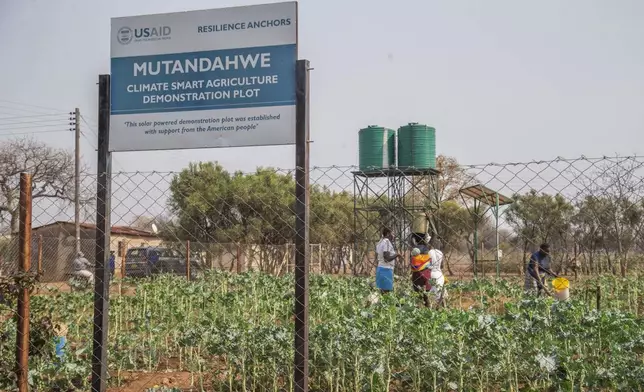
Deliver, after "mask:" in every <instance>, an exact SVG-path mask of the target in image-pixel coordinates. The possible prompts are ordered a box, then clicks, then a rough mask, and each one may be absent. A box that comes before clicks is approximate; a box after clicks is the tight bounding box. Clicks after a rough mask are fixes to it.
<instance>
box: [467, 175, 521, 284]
mask: <svg viewBox="0 0 644 392" xmlns="http://www.w3.org/2000/svg"><path fill="white" fill-rule="evenodd" d="M459 193H460V194H461V198H462V199H463V203H464V204H465V206H466V207H467V209H468V211H469V212H470V214H471V215H472V218H473V220H474V246H473V248H474V266H473V267H474V276H476V275H477V264H478V262H479V261H494V262H496V276H497V277H499V275H500V272H501V271H500V263H499V261H500V258H499V250H500V249H499V208H500V207H502V206H505V205H509V204H512V203H513V200H512V199H511V198H509V197H507V196H504V195H502V194H500V193H499V192H497V191H495V190H492V189H490V188H488V187H486V186H484V185H482V184H476V185H471V186H468V187H465V188H461V189H460V190H459ZM465 196H467V197H469V198H470V199H472V200H473V201H474V204H473V206H472V207H471V208H470V205H469V204H468V203H467V202H466V200H465ZM490 210H492V212H493V214H494V221H495V234H496V252H495V256H494V260H478V245H479V244H478V231H479V223H480V222H481V218H482V217H483V215H485V214H486V213H487V212H488V211H490Z"/></svg>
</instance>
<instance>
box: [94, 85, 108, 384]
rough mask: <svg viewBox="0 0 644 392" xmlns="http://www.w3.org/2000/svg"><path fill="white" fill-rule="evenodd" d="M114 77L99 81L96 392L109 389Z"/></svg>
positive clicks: (95, 313) (95, 308) (95, 307)
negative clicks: (111, 150)
mask: <svg viewBox="0 0 644 392" xmlns="http://www.w3.org/2000/svg"><path fill="white" fill-rule="evenodd" d="M110 103H111V97H110V75H100V76H99V79H98V154H97V161H98V162H97V170H96V172H97V177H98V178H97V186H96V248H95V257H96V267H95V281H94V331H93V343H94V347H93V350H92V388H91V391H92V392H105V391H106V389H107V332H108V330H107V328H108V325H109V308H110V297H109V296H110V290H109V284H110V283H109V282H110V269H109V268H105V266H106V265H109V264H108V263H109V256H110V252H109V249H110V234H111V231H112V227H111V223H110V221H111V216H110V211H111V199H112V189H111V188H112V186H111V185H112V154H111V153H110V150H109V140H110V110H111V105H110Z"/></svg>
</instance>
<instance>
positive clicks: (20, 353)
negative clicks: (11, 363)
mask: <svg viewBox="0 0 644 392" xmlns="http://www.w3.org/2000/svg"><path fill="white" fill-rule="evenodd" d="M19 247H20V249H19V257H20V260H19V271H20V273H22V274H27V273H29V270H30V269H31V174H28V173H20V231H19ZM25 278H26V276H25ZM23 283H26V282H23ZM16 363H17V368H16V376H17V378H18V391H19V392H27V391H28V390H29V288H28V287H24V286H23V287H22V288H21V290H20V293H19V296H18V332H17V336H16Z"/></svg>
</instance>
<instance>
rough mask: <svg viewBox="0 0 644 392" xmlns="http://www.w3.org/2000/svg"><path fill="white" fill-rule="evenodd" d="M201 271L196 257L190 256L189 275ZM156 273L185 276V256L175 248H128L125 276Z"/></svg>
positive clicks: (194, 275) (193, 275)
mask: <svg viewBox="0 0 644 392" xmlns="http://www.w3.org/2000/svg"><path fill="white" fill-rule="evenodd" d="M201 271H202V267H201V263H200V262H199V259H197V258H196V257H190V277H191V278H193V279H194V278H196V277H197V276H198V275H199V272H201ZM157 274H176V275H182V276H186V256H185V255H184V254H183V253H181V252H179V251H178V250H176V249H171V248H162V247H156V246H148V247H139V248H130V249H128V250H127V253H126V254H125V276H127V277H148V276H152V275H157Z"/></svg>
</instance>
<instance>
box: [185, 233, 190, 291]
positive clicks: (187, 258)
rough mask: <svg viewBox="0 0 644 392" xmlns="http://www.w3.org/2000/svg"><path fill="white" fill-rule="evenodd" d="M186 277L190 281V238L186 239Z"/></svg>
mask: <svg viewBox="0 0 644 392" xmlns="http://www.w3.org/2000/svg"><path fill="white" fill-rule="evenodd" d="M186 279H188V282H190V240H186Z"/></svg>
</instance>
